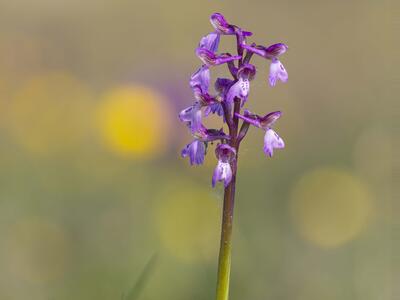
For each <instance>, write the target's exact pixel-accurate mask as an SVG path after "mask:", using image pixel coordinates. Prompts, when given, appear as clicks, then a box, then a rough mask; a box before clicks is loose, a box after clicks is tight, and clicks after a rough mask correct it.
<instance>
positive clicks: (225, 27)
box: [210, 13, 253, 36]
mask: <svg viewBox="0 0 400 300" xmlns="http://www.w3.org/2000/svg"><path fill="white" fill-rule="evenodd" d="M210 22H211V24H212V25H213V26H214V28H215V30H216V31H217V32H218V33H220V34H225V35H233V34H236V33H237V32H238V31H240V32H241V34H242V35H243V36H251V35H252V34H253V33H251V32H250V31H243V30H241V29H240V28H239V27H237V26H236V25H231V24H229V23H228V22H227V21H226V19H225V17H224V16H223V15H222V14H220V13H214V14H212V15H211V17H210Z"/></svg>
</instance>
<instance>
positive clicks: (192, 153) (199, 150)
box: [181, 140, 206, 165]
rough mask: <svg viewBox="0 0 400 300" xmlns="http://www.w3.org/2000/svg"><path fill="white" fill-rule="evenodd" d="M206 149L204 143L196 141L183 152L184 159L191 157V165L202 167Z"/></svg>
mask: <svg viewBox="0 0 400 300" xmlns="http://www.w3.org/2000/svg"><path fill="white" fill-rule="evenodd" d="M205 153H206V147H205V145H204V143H203V142H201V141H198V140H194V141H193V142H191V143H190V144H188V145H186V147H185V148H184V149H183V150H182V152H181V154H182V157H187V156H189V161H190V164H191V165H201V164H202V163H203V162H204V157H205Z"/></svg>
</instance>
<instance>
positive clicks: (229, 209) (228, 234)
mask: <svg viewBox="0 0 400 300" xmlns="http://www.w3.org/2000/svg"><path fill="white" fill-rule="evenodd" d="M235 184H236V168H235V169H234V173H233V175H232V181H231V182H230V184H229V185H228V186H227V187H226V188H225V194H224V208H223V214H222V230H221V245H220V250H219V261H218V281H217V298H216V299H217V300H228V296H229V277H230V269H231V252H232V221H233V208H234V204H235Z"/></svg>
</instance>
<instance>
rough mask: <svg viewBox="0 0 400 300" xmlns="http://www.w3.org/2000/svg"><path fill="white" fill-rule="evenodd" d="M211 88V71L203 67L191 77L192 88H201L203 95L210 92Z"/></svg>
mask: <svg viewBox="0 0 400 300" xmlns="http://www.w3.org/2000/svg"><path fill="white" fill-rule="evenodd" d="M209 86H210V69H209V68H208V67H207V66H206V65H203V66H201V67H200V68H199V69H198V70H197V71H196V72H195V73H194V74H193V75H192V76H191V77H190V87H191V88H192V89H194V90H195V88H196V87H197V88H200V91H201V93H203V94H205V93H207V92H208V88H209Z"/></svg>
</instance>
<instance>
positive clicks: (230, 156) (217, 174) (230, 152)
mask: <svg viewBox="0 0 400 300" xmlns="http://www.w3.org/2000/svg"><path fill="white" fill-rule="evenodd" d="M215 155H216V156H217V158H218V164H217V167H216V168H215V170H214V174H213V177H212V186H213V187H215V184H216V183H217V181H223V182H224V186H225V187H227V186H228V185H229V183H230V182H231V180H232V167H231V162H232V161H233V160H235V159H236V150H235V148H233V147H231V146H229V145H227V144H219V145H218V146H217V147H216V149H215Z"/></svg>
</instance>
